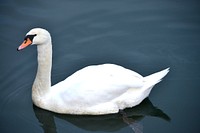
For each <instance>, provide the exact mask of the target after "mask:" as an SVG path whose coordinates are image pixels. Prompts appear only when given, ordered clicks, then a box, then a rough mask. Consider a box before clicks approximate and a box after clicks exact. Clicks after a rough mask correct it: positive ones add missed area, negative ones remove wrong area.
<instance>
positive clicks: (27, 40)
mask: <svg viewBox="0 0 200 133" xmlns="http://www.w3.org/2000/svg"><path fill="white" fill-rule="evenodd" d="M31 44H32V41H31V40H30V39H29V38H27V39H26V40H24V42H23V43H22V44H21V45H20V46H19V47H18V48H17V50H18V51H20V50H22V49H24V48H26V47H27V46H29V45H31Z"/></svg>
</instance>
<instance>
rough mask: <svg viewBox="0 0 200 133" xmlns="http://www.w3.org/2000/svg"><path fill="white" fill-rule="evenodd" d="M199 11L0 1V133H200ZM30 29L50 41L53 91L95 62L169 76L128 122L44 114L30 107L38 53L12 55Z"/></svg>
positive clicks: (140, 4) (181, 2) (117, 3)
mask: <svg viewBox="0 0 200 133" xmlns="http://www.w3.org/2000/svg"><path fill="white" fill-rule="evenodd" d="M199 12H200V2H199V1H197V0H190V1H189V0H188V1H186V0H176V1H174V0H166V1H160V0H153V1H148V0H123V1H122V0H101V1H100V0H99V1H97V0H85V1H83V0H65V1H64V0H63V1H53V0H48V1H46V2H44V1H39V0H32V1H25V0H24V1H22V0H21V1H19V0H2V1H1V2H0V18H1V21H0V31H1V32H0V46H1V50H0V132H1V133H14V132H16V133H27V132H28V133H42V132H50V133H53V132H57V133H64V132H65V133H66V132H84V133H86V132H96V131H97V132H117V133H132V132H134V131H136V130H137V128H136V129H134V128H133V127H138V129H142V128H143V131H136V132H144V133H147V132H151V133H178V132H190V133H199V132H200V127H199V123H200V114H199V113H200V104H199V100H198V99H199V92H200V84H199V81H200V71H199V67H200V55H199V54H200V13H199ZM34 27H43V28H46V29H48V30H49V31H50V33H51V34H52V37H53V70H52V83H53V84H55V83H57V82H59V81H61V80H63V79H65V78H66V77H67V76H69V75H70V74H72V73H73V72H75V71H76V70H78V69H80V68H82V67H84V66H87V65H91V64H100V63H115V64H119V65H122V66H124V67H127V68H129V69H132V70H135V71H137V72H139V73H140V74H142V75H144V76H145V75H148V74H150V73H153V72H156V71H159V70H161V69H164V68H166V67H170V68H171V71H170V73H169V74H168V75H167V77H166V78H165V79H164V80H163V81H162V82H161V83H160V84H158V85H156V86H155V87H154V89H153V91H152V92H151V94H150V96H149V99H146V100H145V101H144V102H143V103H142V104H141V105H139V106H138V107H136V108H132V109H129V110H126V113H127V118H122V115H120V114H116V115H106V116H100V117H91V116H71V115H58V114H54V113H51V112H48V111H44V110H41V109H39V108H37V107H34V106H33V104H32V101H31V86H32V83H33V80H34V77H35V73H36V68H37V61H36V56H37V53H36V47H34V46H32V47H28V48H27V49H25V50H23V51H21V52H17V51H16V48H17V47H18V46H19V45H20V44H21V42H22V40H23V38H24V35H25V34H26V32H27V31H29V30H30V29H32V28H34ZM156 107H157V108H156ZM169 117H170V118H169ZM127 119H128V120H129V121H128V122H130V123H132V125H128V122H127V121H126V120H127ZM169 119H171V120H170V121H169ZM130 123H129V124H130Z"/></svg>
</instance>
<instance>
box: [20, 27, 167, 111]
mask: <svg viewBox="0 0 200 133" xmlns="http://www.w3.org/2000/svg"><path fill="white" fill-rule="evenodd" d="M33 44H37V51H38V69H37V75H36V78H35V81H34V83H33V86H32V100H33V103H34V104H35V105H36V106H38V107H40V108H43V109H46V110H49V111H53V112H56V113H62V114H77V115H102V114H110V113H117V112H118V111H119V110H122V109H125V108H128V107H133V106H136V105H138V104H139V103H141V102H142V101H143V100H144V99H145V98H146V97H148V95H149V93H150V91H151V89H152V87H153V86H154V85H155V84H157V83H158V82H160V81H161V79H162V78H163V77H164V76H165V75H166V74H167V73H168V72H169V68H167V69H165V70H163V71H160V72H157V73H154V74H152V75H150V76H146V77H143V76H141V75H140V74H138V73H136V72H134V71H132V70H128V69H126V68H124V67H121V66H118V65H114V64H103V65H94V66H88V67H85V68H83V69H81V70H79V71H77V72H75V73H74V74H73V75H71V76H69V77H68V78H66V79H65V80H63V81H61V82H60V83H58V84H56V85H54V86H51V66H52V42H51V36H50V34H49V32H48V31H47V30H45V29H42V28H34V29H32V30H30V31H29V32H28V33H27V34H26V37H25V39H24V42H23V43H22V44H21V45H20V46H19V47H18V50H21V49H23V48H25V47H27V46H29V45H33Z"/></svg>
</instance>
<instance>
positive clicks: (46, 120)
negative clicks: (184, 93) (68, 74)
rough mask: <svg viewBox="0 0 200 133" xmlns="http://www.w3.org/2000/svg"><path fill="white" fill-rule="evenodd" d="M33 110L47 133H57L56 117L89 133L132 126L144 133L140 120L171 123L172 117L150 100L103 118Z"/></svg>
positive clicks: (137, 132)
mask: <svg viewBox="0 0 200 133" xmlns="http://www.w3.org/2000/svg"><path fill="white" fill-rule="evenodd" d="M33 108H34V112H35V115H36V117H37V118H38V120H39V122H40V123H41V127H42V128H43V130H44V132H45V133H56V124H55V122H54V117H57V118H60V119H63V120H66V121H68V122H70V123H72V124H73V125H75V126H77V127H79V128H81V129H84V130H87V131H104V132H114V131H118V130H120V129H121V128H124V127H126V126H130V127H131V128H132V130H133V131H134V132H135V133H143V125H142V123H140V120H142V119H143V118H144V117H145V116H153V117H158V118H162V119H164V120H166V121H170V117H169V116H168V115H167V114H165V113H164V112H163V111H162V110H160V109H158V108H156V107H155V106H153V104H152V103H151V101H150V100H149V99H148V98H146V99H145V100H144V101H143V102H142V103H141V104H140V105H138V106H136V107H134V108H131V109H126V110H124V111H123V112H122V111H121V112H120V113H118V114H112V115H102V116H76V115H61V114H56V113H53V112H49V111H46V110H43V109H40V108H38V107H36V106H33Z"/></svg>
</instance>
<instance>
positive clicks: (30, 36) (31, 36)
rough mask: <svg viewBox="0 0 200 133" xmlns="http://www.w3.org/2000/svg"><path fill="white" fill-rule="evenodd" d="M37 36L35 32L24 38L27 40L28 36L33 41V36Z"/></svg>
mask: <svg viewBox="0 0 200 133" xmlns="http://www.w3.org/2000/svg"><path fill="white" fill-rule="evenodd" d="M35 36H37V34H34V35H27V36H26V37H25V38H24V40H25V41H27V38H29V39H30V40H31V41H33V38H34V37H35Z"/></svg>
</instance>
